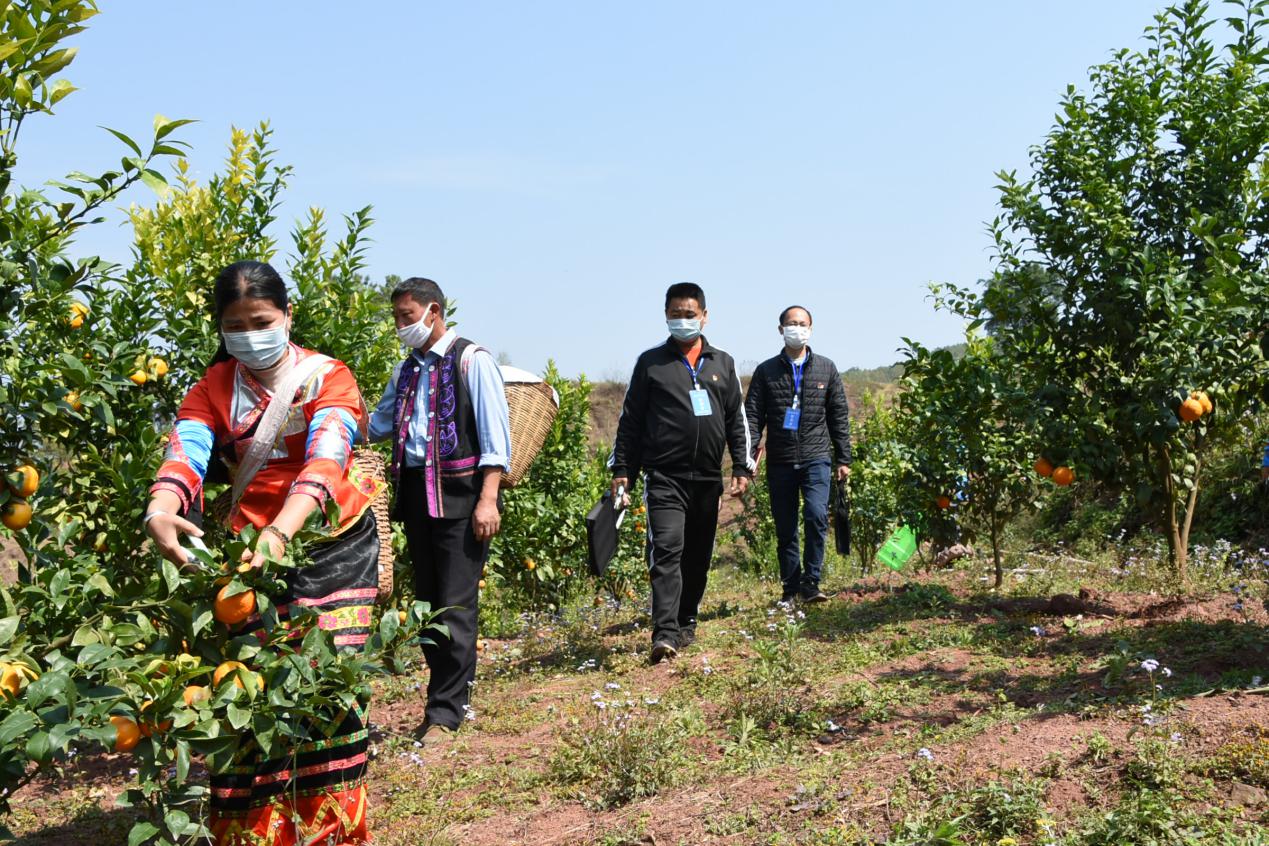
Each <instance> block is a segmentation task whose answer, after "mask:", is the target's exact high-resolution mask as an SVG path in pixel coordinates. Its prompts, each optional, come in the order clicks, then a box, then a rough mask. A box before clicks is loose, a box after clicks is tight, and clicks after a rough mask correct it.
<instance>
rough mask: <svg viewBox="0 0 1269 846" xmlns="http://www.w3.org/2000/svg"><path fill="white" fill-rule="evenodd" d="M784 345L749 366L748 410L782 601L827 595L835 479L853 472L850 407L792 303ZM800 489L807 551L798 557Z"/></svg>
mask: <svg viewBox="0 0 1269 846" xmlns="http://www.w3.org/2000/svg"><path fill="white" fill-rule="evenodd" d="M780 335H781V336H782V337H783V338H784V349H783V350H781V352H780V354H779V355H777V356H775V357H774V358H769V359H767V360H766V361H764V362H763V363H762V364H760V365H758V369H757V370H756V371H754V374H753V380H752V381H751V382H750V383H749V394H748V396H747V397H746V398H745V412H746V414H747V415H748V417H749V427H750V428H751V429H752V430H753V431H754V435H755V437H761V435H762V430H763V429H764V428H765V429H766V430H767V444H766V455H767V488H768V490H769V491H770V493H771V516H772V518H773V519H774V520H775V524H776V545H777V555H778V556H779V559H780V579H781V581H782V582H783V583H784V591H783V594H782V596H781V597H780V599H781V601H782V602H790V601H792V600H793V599H795V598H801V599H802V600H804V601H806V602H824V601H826V600H827V599H828V597H827V596H825V595H824V594H823V593H822V592H821V591H820V570H821V568H822V567H823V564H824V539H825V537H826V536H827V535H828V501H829V492H830V489H831V487H832V478H833V477H835V478H836V479H837V480H838V481H839V482H841V481H845V479H846V477H847V476H849V475H850V409H849V407H848V406H847V403H846V390H845V388H844V387H843V386H842V377H841V375H840V374H839V373H838V372H837V366H836V365H835V364H833V362H832V361H830V360H829V359H827V358H825V357H824V356H819V355H815V354H814V353H813V352H811V348H810V347H809V346H808V345H807V342H808V341H809V340H810V338H811V313H810V312H809V311H807V310H806V309H804V308H802V307H801V306H789V307H788V308H786V309H785V310H784V311H782V312H781V313H780ZM799 494H800V495H801V500H802V502H801V505H802V518H803V523H804V525H805V533H806V538H805V545H806V547H805V550H804V552H803V554H802V556H801V560H799V556H798V504H799V502H798V500H799Z"/></svg>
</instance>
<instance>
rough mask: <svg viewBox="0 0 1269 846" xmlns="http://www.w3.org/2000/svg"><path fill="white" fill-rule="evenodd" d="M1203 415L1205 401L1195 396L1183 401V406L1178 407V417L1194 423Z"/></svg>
mask: <svg viewBox="0 0 1269 846" xmlns="http://www.w3.org/2000/svg"><path fill="white" fill-rule="evenodd" d="M1202 416H1203V403H1201V402H1199V401H1198V400H1197V399H1195V398H1194V397H1190V398H1189V399H1187V400H1186V401H1185V402H1183V403H1181V407H1180V408H1179V409H1177V417H1180V418H1181V419H1182V420H1184V421H1185V422H1186V423H1193V422H1194V421H1195V420H1198V419H1199V418H1200V417H1202Z"/></svg>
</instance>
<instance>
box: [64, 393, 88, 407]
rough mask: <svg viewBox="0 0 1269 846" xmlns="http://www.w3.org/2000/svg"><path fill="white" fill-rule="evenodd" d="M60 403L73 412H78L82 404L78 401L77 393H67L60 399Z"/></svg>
mask: <svg viewBox="0 0 1269 846" xmlns="http://www.w3.org/2000/svg"><path fill="white" fill-rule="evenodd" d="M62 402H64V403H66V404H67V405H69V406H70V407H71V408H73V409H74V410H75V411H79V410H80V409H81V408H83V407H84V404H83V403H82V402H80V401H79V391H67V392H66V396H64V397H62Z"/></svg>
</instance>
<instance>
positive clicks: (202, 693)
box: [181, 684, 211, 708]
mask: <svg viewBox="0 0 1269 846" xmlns="http://www.w3.org/2000/svg"><path fill="white" fill-rule="evenodd" d="M181 699H182V700H183V701H184V702H185V705H186V706H187V707H189V708H193V707H194V705H195V704H197V703H199V702H206V701H207V700H209V699H211V688H209V687H204V686H203V685H201V684H191V685H190V686H189V687H187V688H185V691H184V692H183V693H182V694H181Z"/></svg>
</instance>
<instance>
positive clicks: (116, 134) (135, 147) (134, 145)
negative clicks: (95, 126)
mask: <svg viewBox="0 0 1269 846" xmlns="http://www.w3.org/2000/svg"><path fill="white" fill-rule="evenodd" d="M101 128H102V129H104V130H106V131H107V132H109V133H110V134H111V135H113V136H114V137H116V138H118V139H119V140H120V141H122V142H123V143H125V144H127V145H128V146H129V147H131V148H132V150H133V152H135V153H136V154H137V155H138V156H142V157H144V156H145V153H142V152H141V147H140V146H139V145H138V144H137V142H136V141H133V140H132V139H131V138H129V137H128V136H126V135H124V134H123V133H122V132H120V131H119V130H117V129H111V128H110V127H108V126H103V127H101Z"/></svg>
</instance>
